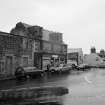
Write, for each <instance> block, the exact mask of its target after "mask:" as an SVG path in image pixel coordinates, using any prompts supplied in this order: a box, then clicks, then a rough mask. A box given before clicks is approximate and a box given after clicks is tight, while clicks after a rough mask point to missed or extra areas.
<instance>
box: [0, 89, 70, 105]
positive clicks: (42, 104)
mask: <svg viewBox="0 0 105 105" xmlns="http://www.w3.org/2000/svg"><path fill="white" fill-rule="evenodd" d="M68 93H69V91H68V89H67V88H65V87H43V88H34V87H31V88H21V89H9V90H1V91H0V105H2V103H3V104H4V105H9V104H10V105H14V103H15V104H16V105H18V104H19V105H63V104H62V96H63V95H65V94H68Z"/></svg>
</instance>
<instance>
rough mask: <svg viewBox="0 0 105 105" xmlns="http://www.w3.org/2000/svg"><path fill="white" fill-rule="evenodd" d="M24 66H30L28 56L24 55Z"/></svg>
mask: <svg viewBox="0 0 105 105" xmlns="http://www.w3.org/2000/svg"><path fill="white" fill-rule="evenodd" d="M23 66H24V67H26V66H28V57H23Z"/></svg>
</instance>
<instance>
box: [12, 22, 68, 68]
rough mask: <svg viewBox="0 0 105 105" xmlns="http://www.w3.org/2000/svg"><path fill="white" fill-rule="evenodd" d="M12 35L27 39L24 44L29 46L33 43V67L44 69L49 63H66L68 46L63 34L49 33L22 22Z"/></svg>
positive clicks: (17, 25)
mask: <svg viewBox="0 0 105 105" xmlns="http://www.w3.org/2000/svg"><path fill="white" fill-rule="evenodd" d="M11 33H12V34H15V35H20V36H24V37H26V38H24V41H23V43H27V42H28V43H27V44H30V40H32V41H33V44H32V62H33V66H36V67H38V68H40V69H43V68H45V67H46V65H47V64H48V63H52V62H53V63H54V64H55V63H56V62H59V63H60V62H61V61H62V62H66V59H67V45H66V44H64V43H63V38H62V36H63V35H62V33H59V32H53V31H48V30H45V29H44V28H42V27H40V26H31V25H28V24H25V23H22V22H19V23H17V24H16V26H15V28H13V29H12V30H11ZM30 38H31V39H30ZM24 47H25V46H24ZM26 50H27V49H26ZM25 52H27V51H25ZM25 52H24V53H25ZM29 53H30V52H29ZM26 55H27V54H26ZM26 57H27V58H25V59H28V58H29V57H28V56H26ZM24 61H26V60H24Z"/></svg>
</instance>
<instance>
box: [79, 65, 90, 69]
mask: <svg viewBox="0 0 105 105" xmlns="http://www.w3.org/2000/svg"><path fill="white" fill-rule="evenodd" d="M90 68H91V67H90V66H89V65H88V64H81V65H79V66H78V70H86V69H90Z"/></svg>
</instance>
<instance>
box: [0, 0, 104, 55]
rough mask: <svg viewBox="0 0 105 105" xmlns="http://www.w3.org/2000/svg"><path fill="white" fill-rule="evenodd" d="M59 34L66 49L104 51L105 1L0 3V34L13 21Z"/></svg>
mask: <svg viewBox="0 0 105 105" xmlns="http://www.w3.org/2000/svg"><path fill="white" fill-rule="evenodd" d="M20 21H21V22H25V23H27V24H30V25H40V26H43V27H44V28H45V29H48V30H52V31H58V32H62V33H63V39H64V41H65V43H67V44H68V46H69V48H82V49H83V51H84V53H89V52H90V48H91V46H95V47H96V49H97V51H99V50H100V49H101V48H103V49H105V0H0V31H5V32H9V31H10V30H11V28H13V27H14V26H15V24H16V23H17V22H20Z"/></svg>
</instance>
